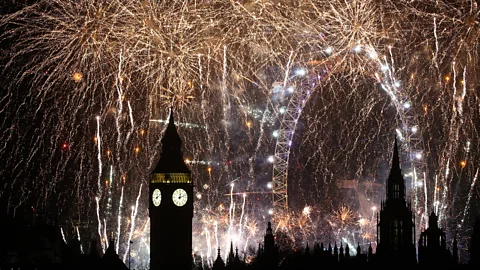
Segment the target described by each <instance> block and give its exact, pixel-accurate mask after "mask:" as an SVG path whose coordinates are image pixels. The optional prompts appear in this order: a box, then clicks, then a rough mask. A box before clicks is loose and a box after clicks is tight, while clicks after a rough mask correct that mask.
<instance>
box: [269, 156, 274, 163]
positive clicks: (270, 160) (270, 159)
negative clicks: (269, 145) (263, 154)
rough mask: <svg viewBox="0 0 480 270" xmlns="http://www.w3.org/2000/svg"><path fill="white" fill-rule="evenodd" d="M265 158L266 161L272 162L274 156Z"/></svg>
mask: <svg viewBox="0 0 480 270" xmlns="http://www.w3.org/2000/svg"><path fill="white" fill-rule="evenodd" d="M267 160H268V162H270V163H273V161H274V160H275V158H274V157H273V156H269V157H268V159H267Z"/></svg>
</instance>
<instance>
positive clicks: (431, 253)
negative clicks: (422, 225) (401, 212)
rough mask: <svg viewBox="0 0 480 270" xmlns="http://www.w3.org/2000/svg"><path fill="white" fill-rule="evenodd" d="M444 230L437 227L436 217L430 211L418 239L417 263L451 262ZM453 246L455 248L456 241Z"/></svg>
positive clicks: (432, 264) (440, 264)
mask: <svg viewBox="0 0 480 270" xmlns="http://www.w3.org/2000/svg"><path fill="white" fill-rule="evenodd" d="M446 242H447V238H446V235H445V232H444V231H443V230H442V229H440V228H439V227H438V217H437V215H436V214H435V212H432V213H431V214H430V216H429V218H428V228H427V229H426V230H425V231H423V232H422V233H421V234H420V239H419V240H418V264H420V265H430V266H434V265H439V266H442V265H443V266H445V265H449V264H452V263H453V259H452V256H451V254H450V251H449V250H448V249H447V243H446ZM453 248H454V249H456V241H454V244H453Z"/></svg>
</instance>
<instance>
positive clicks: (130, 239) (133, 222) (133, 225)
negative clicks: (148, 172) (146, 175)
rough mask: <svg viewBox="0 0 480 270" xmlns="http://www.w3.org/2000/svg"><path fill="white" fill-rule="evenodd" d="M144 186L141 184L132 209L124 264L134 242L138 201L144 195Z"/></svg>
mask: <svg viewBox="0 0 480 270" xmlns="http://www.w3.org/2000/svg"><path fill="white" fill-rule="evenodd" d="M142 186H143V184H140V189H139V191H138V196H137V200H136V202H135V206H133V207H132V214H131V221H130V233H129V234H128V242H127V250H126V251H125V254H124V255H123V262H125V260H126V259H127V254H128V250H129V249H130V241H132V236H133V232H134V231H135V219H136V217H137V212H138V201H139V200H140V196H141V195H142Z"/></svg>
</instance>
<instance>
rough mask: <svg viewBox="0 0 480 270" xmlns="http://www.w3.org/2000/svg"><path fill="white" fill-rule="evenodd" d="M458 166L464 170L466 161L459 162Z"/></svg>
mask: <svg viewBox="0 0 480 270" xmlns="http://www.w3.org/2000/svg"><path fill="white" fill-rule="evenodd" d="M460 166H461V167H462V168H465V166H467V161H465V160H462V161H460Z"/></svg>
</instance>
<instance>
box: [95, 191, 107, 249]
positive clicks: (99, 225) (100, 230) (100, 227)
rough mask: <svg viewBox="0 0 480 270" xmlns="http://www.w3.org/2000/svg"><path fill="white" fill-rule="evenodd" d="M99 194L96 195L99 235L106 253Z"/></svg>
mask: <svg viewBox="0 0 480 270" xmlns="http://www.w3.org/2000/svg"><path fill="white" fill-rule="evenodd" d="M99 200H100V199H99V198H98V196H97V197H95V202H96V203H97V222H98V237H100V244H101V245H102V252H103V254H104V253H105V243H104V242H103V241H102V221H101V220H100V205H99Z"/></svg>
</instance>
